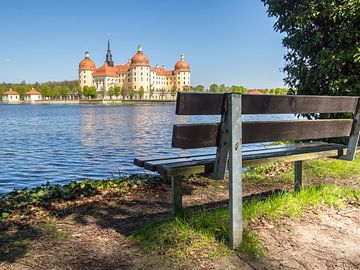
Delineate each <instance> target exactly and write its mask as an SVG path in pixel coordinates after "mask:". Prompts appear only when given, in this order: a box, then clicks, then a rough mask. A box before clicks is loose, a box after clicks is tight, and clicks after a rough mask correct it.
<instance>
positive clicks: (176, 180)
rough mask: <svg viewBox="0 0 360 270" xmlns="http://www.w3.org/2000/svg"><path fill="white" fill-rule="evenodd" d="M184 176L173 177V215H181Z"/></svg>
mask: <svg viewBox="0 0 360 270" xmlns="http://www.w3.org/2000/svg"><path fill="white" fill-rule="evenodd" d="M182 180H183V176H172V177H171V206H172V215H173V217H178V216H181V215H182V213H183V210H182V187H181V182H182Z"/></svg>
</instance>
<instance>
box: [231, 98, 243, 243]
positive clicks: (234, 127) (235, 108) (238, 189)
mask: <svg viewBox="0 0 360 270" xmlns="http://www.w3.org/2000/svg"><path fill="white" fill-rule="evenodd" d="M228 102H229V103H228V113H229V115H228V116H229V117H227V119H228V121H227V123H228V129H229V210H230V230H229V233H230V235H229V240H230V246H231V247H232V248H233V249H236V248H238V247H239V246H240V244H241V242H242V172H241V171H242V170H241V168H242V156H241V147H242V130H241V122H242V120H241V95H239V94H232V95H230V96H229V97H228Z"/></svg>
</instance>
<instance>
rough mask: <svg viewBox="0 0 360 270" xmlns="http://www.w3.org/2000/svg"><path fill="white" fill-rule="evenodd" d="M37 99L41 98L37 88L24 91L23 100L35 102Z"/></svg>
mask: <svg viewBox="0 0 360 270" xmlns="http://www.w3.org/2000/svg"><path fill="white" fill-rule="evenodd" d="M38 100H42V96H41V93H40V92H39V91H38V90H35V89H34V88H32V89H31V90H29V91H27V92H26V93H25V96H24V101H25V102H26V103H35V102H36V101H38Z"/></svg>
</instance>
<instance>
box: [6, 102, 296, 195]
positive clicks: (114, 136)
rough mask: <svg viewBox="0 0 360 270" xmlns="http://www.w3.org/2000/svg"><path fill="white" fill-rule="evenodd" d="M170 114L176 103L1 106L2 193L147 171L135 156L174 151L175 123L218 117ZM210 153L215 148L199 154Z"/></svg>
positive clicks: (181, 151) (172, 112)
mask: <svg viewBox="0 0 360 270" xmlns="http://www.w3.org/2000/svg"><path fill="white" fill-rule="evenodd" d="M174 111H175V105H174V104H151V105H146V104H138V105H137V104H131V105H121V106H101V105H99V106H81V105H5V104H1V105H0V128H1V129H0V130H1V133H0V134H1V140H0V149H1V151H0V193H6V192H9V191H11V190H12V189H13V188H14V187H16V188H23V187H29V188H31V187H34V186H39V185H41V184H42V183H45V182H46V181H49V182H50V183H52V184H57V183H60V184H64V183H67V182H69V181H71V180H83V179H99V178H112V177H118V176H119V175H130V174H134V173H139V172H145V171H144V170H143V169H141V168H139V167H136V166H134V165H133V164H132V161H133V159H134V157H144V156H154V157H156V156H157V155H166V154H169V153H174V149H172V148H171V135H172V126H173V124H174V123H175V122H179V123H184V122H198V121H205V122H211V121H219V117H217V116H211V117H209V116H193V117H189V116H181V117H180V116H175V115H174ZM252 117H255V119H256V118H257V117H256V116H252ZM269 117H271V116H269ZM278 117H279V116H278ZM284 117H285V118H289V116H281V118H284ZM175 151H176V152H177V153H179V154H184V153H189V151H183V150H179V149H177V150H175ZM209 151H214V149H204V150H201V151H200V152H203V153H204V152H205V153H208V152H209ZM155 153H156V154H155ZM191 153H194V151H192V152H191ZM196 153H198V152H196Z"/></svg>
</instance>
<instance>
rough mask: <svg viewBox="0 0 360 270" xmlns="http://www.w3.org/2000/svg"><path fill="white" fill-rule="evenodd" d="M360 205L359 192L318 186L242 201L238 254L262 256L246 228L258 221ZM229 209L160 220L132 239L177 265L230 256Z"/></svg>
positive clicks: (254, 234)
mask: <svg viewBox="0 0 360 270" xmlns="http://www.w3.org/2000/svg"><path fill="white" fill-rule="evenodd" d="M353 201H356V202H360V190H354V189H349V188H341V187H337V186H335V185H321V186H318V187H312V188H306V189H304V190H302V191H301V192H299V193H296V194H294V193H289V192H283V193H281V194H276V195H271V196H270V197H268V198H267V199H265V200H257V199H252V200H250V201H248V202H245V204H244V208H243V219H244V223H245V231H244V234H243V239H244V240H243V243H242V244H241V246H240V248H239V249H238V250H237V252H242V253H245V254H247V255H248V256H250V257H256V256H261V255H263V254H264V249H263V248H262V245H261V241H260V240H259V239H258V237H257V236H256V233H254V232H253V231H252V230H251V229H250V227H251V226H249V224H250V223H256V222H258V221H259V220H260V219H264V218H265V219H269V220H272V221H275V222H277V223H279V224H280V223H281V220H283V219H285V218H292V219H296V218H298V217H299V216H300V215H301V213H303V212H306V211H307V210H309V209H314V208H318V207H320V206H324V205H326V206H329V207H336V208H339V209H340V208H342V207H344V206H345V205H346V204H347V203H349V202H353ZM228 222H229V211H228V208H221V209H217V210H215V211H205V210H203V211H200V212H197V213H191V212H188V213H186V214H185V216H184V217H183V218H176V219H173V220H171V219H169V220H164V221H159V222H156V223H153V224H150V225H147V226H145V227H144V228H142V229H141V230H139V231H138V232H136V233H135V234H134V235H133V236H132V239H133V241H136V242H137V243H138V244H139V245H140V246H141V247H142V249H143V250H144V251H145V252H150V253H156V254H157V255H160V256H163V257H164V258H163V259H165V260H168V261H169V262H170V263H171V262H180V261H181V260H184V259H186V258H187V257H188V256H189V255H190V254H193V253H199V255H200V256H206V257H209V258H211V259H213V260H215V259H218V258H220V257H223V256H227V255H230V254H231V253H232V251H231V250H230V249H229V248H228V246H227V242H228Z"/></svg>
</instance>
